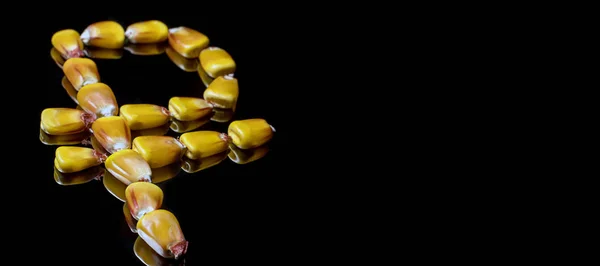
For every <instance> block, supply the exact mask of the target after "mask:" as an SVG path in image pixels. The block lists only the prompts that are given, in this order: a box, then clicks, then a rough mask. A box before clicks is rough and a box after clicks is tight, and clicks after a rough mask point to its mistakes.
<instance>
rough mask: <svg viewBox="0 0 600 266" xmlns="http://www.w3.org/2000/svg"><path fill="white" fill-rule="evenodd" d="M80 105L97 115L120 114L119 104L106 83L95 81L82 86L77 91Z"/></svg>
mask: <svg viewBox="0 0 600 266" xmlns="http://www.w3.org/2000/svg"><path fill="white" fill-rule="evenodd" d="M77 102H79V106H81V108H82V109H83V110H84V111H86V112H88V113H92V114H95V115H96V117H98V118H100V117H105V116H115V115H117V114H119V105H118V104H117V98H116V97H115V94H114V93H113V91H112V89H111V88H110V87H109V86H108V85H106V84H104V83H94V84H89V85H85V86H83V87H81V89H79V92H78V93H77Z"/></svg>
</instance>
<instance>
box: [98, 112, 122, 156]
mask: <svg viewBox="0 0 600 266" xmlns="http://www.w3.org/2000/svg"><path fill="white" fill-rule="evenodd" d="M91 129H92V133H93V134H94V137H95V138H96V140H97V141H98V143H100V145H101V146H102V147H103V148H104V149H105V150H106V151H108V152H109V153H115V152H117V151H119V150H122V149H130V148H131V130H130V129H129V127H128V126H127V122H125V119H123V118H122V117H119V116H107V117H101V118H98V119H97V120H96V121H94V123H92V128H91Z"/></svg>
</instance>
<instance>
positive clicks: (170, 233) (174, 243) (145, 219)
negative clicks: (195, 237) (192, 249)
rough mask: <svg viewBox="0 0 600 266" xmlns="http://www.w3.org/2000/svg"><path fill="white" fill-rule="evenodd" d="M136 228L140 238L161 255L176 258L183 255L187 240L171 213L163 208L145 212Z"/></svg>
mask: <svg viewBox="0 0 600 266" xmlns="http://www.w3.org/2000/svg"><path fill="white" fill-rule="evenodd" d="M136 228H137V231H138V235H139V236H140V238H142V239H143V240H144V241H146V243H147V244H148V246H150V247H151V248H152V249H153V250H154V251H156V253H158V254H159V255H161V256H162V257H164V258H175V259H178V258H179V257H181V256H182V255H185V253H186V251H187V246H188V242H187V241H186V240H185V237H184V235H183V232H182V231H181V227H180V225H179V221H177V218H176V217H175V215H173V213H171V212H169V211H167V210H163V209H158V210H155V211H152V212H149V213H146V215H144V216H142V217H141V218H140V219H139V220H138V223H137V226H136Z"/></svg>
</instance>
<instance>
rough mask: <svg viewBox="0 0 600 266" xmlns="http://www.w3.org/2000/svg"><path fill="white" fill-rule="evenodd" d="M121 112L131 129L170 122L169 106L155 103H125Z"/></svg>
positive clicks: (140, 128) (146, 127)
mask: <svg viewBox="0 0 600 266" xmlns="http://www.w3.org/2000/svg"><path fill="white" fill-rule="evenodd" d="M120 113H121V114H120V116H121V117H123V118H124V119H125V121H127V125H128V126H129V128H130V129H131V130H142V129H149V128H155V127H159V126H162V125H164V124H166V123H168V122H169V118H170V113H169V110H167V108H165V107H162V106H158V105H155V104H145V103H140V104H125V105H123V106H121V111H120Z"/></svg>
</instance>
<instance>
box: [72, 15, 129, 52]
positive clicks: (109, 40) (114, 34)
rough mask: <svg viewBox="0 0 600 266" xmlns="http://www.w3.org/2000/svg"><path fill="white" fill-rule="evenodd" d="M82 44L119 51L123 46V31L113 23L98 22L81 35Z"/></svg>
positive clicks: (118, 25)
mask: <svg viewBox="0 0 600 266" xmlns="http://www.w3.org/2000/svg"><path fill="white" fill-rule="evenodd" d="M81 41H83V44H85V45H88V46H93V47H98V48H106V49H120V48H123V44H125V30H124V29H123V26H121V24H119V23H117V22H115V21H100V22H96V23H93V24H91V25H89V26H88V27H87V28H86V29H85V30H84V31H83V32H82V33H81Z"/></svg>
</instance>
